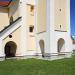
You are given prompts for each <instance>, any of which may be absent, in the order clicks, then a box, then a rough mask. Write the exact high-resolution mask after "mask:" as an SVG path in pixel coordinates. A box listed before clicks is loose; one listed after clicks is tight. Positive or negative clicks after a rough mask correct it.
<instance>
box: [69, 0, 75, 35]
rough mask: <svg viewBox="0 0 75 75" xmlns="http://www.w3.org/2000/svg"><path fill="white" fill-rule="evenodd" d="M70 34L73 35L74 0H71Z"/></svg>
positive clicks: (74, 22) (74, 33)
mask: <svg viewBox="0 0 75 75" xmlns="http://www.w3.org/2000/svg"><path fill="white" fill-rule="evenodd" d="M70 12H71V14H70V15H71V35H73V36H75V0H71V10H70Z"/></svg>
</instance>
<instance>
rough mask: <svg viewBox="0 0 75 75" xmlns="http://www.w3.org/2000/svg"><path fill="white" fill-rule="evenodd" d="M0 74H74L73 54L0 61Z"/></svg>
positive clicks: (74, 58) (74, 60) (74, 62)
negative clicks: (67, 56)
mask: <svg viewBox="0 0 75 75" xmlns="http://www.w3.org/2000/svg"><path fill="white" fill-rule="evenodd" d="M0 75H75V56H73V57H72V58H67V59H60V60H54V61H47V60H39V59H25V60H15V59H14V60H5V61H1V62H0Z"/></svg>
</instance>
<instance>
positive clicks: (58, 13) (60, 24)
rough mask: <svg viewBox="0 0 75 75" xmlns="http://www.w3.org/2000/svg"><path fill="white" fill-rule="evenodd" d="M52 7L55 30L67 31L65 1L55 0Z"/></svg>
mask: <svg viewBox="0 0 75 75" xmlns="http://www.w3.org/2000/svg"><path fill="white" fill-rule="evenodd" d="M54 5H55V7H54V23H55V30H60V31H67V26H68V25H67V12H66V11H67V8H66V6H67V5H66V0H55V3H54Z"/></svg>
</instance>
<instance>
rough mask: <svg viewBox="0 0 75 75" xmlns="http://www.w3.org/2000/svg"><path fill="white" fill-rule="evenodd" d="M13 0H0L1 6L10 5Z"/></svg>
mask: <svg viewBox="0 0 75 75" xmlns="http://www.w3.org/2000/svg"><path fill="white" fill-rule="evenodd" d="M11 1H12V0H0V6H8V5H9V4H10V3H11Z"/></svg>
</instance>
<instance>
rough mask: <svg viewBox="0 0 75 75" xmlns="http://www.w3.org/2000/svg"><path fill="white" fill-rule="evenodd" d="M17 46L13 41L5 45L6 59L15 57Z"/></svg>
mask: <svg viewBox="0 0 75 75" xmlns="http://www.w3.org/2000/svg"><path fill="white" fill-rule="evenodd" d="M16 49H17V45H16V43H14V42H13V41H9V42H7V43H6V45H5V57H15V54H16Z"/></svg>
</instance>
